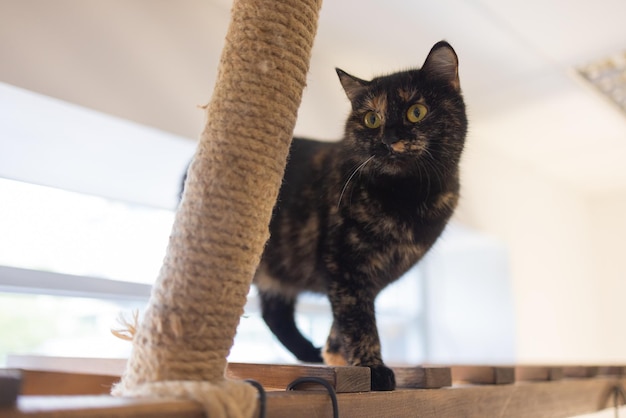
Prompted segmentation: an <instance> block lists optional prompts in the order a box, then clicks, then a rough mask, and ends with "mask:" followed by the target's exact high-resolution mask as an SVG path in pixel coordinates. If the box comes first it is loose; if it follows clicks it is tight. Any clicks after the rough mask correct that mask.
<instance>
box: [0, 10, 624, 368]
mask: <svg viewBox="0 0 626 418" xmlns="http://www.w3.org/2000/svg"><path fill="white" fill-rule="evenodd" d="M229 10H230V2H229V1H228V0H204V1H201V0H181V1H177V2H169V1H164V0H124V1H122V0H83V1H68V0H64V1H61V0H58V1H55V2H48V1H43V0H21V1H11V0H0V202H1V203H0V364H2V362H3V361H5V360H6V356H7V355H9V354H32V353H36V354H54V355H74V356H77V355H83V356H124V355H127V353H128V350H129V344H128V343H126V342H123V341H118V340H116V339H114V338H113V337H112V336H111V335H110V333H109V329H110V328H115V326H116V324H115V318H116V316H117V315H118V313H119V312H126V313H128V312H130V311H132V309H139V310H141V309H142V308H143V307H144V306H145V303H146V300H147V297H148V295H149V292H150V284H151V283H152V282H153V281H154V280H155V278H156V276H157V274H158V270H159V267H160V263H161V260H162V257H163V255H164V252H165V247H166V245H167V238H168V234H169V230H170V227H171V223H172V220H173V211H174V210H175V208H176V204H177V195H178V190H179V187H180V180H181V176H182V174H183V172H184V170H185V167H186V164H187V162H188V160H189V159H190V158H191V156H192V154H193V152H194V147H195V141H196V138H198V137H199V134H200V132H201V130H202V128H203V124H204V120H205V114H204V112H203V111H202V109H201V108H200V106H201V105H204V104H206V103H207V102H208V101H209V100H210V97H211V92H212V89H213V86H214V83H215V76H216V73H217V66H218V61H219V56H220V52H221V48H222V45H223V39H224V35H225V32H226V29H227V25H228V20H229ZM625 16H626V3H625V2H623V1H621V0H596V1H594V2H588V1H571V0H568V1H566V0H524V1H521V0H506V1H496V0H465V1H462V0H440V1H437V2H427V1H421V0H420V1H418V0H410V1H409V0H390V1H386V2H384V3H383V2H379V1H374V0H362V1H359V2H354V1H351V0H328V1H326V2H325V4H324V5H323V7H322V12H321V17H320V22H319V29H318V35H317V38H316V42H315V47H314V51H313V57H312V62H311V71H310V74H309V77H308V87H307V89H306V90H305V94H304V99H303V103H302V107H301V109H300V111H299V119H298V124H297V127H296V134H298V135H302V136H307V137H312V138H318V139H324V140H336V139H339V138H340V137H341V135H342V131H343V123H344V118H345V116H346V114H347V112H348V106H349V105H348V101H347V99H346V98H345V97H344V94H343V91H342V90H341V87H340V85H339V82H338V80H337V77H336V74H335V70H334V68H335V67H340V68H342V69H343V70H345V71H347V72H349V73H351V74H354V75H356V76H358V77H361V78H365V79H367V78H371V77H373V76H376V75H380V74H384V73H390V72H394V71H397V70H401V69H406V68H409V67H419V66H421V64H422V63H423V60H424V59H425V57H426V55H427V53H428V51H429V50H430V48H431V47H432V45H433V44H434V43H435V42H437V41H439V40H441V39H445V40H447V41H448V42H450V43H451V44H452V45H453V47H454V48H455V50H456V52H457V54H458V56H459V61H460V78H461V87H462V89H463V92H464V95H465V99H466V103H467V106H468V112H469V119H470V132H469V137H468V140H467V146H466V152H465V155H464V158H463V173H462V183H463V192H462V199H461V204H460V207H459V209H458V211H457V214H456V216H455V218H454V221H453V222H452V224H451V225H450V227H449V228H448V230H447V231H446V232H445V233H444V236H443V237H442V239H441V240H440V242H439V243H438V244H437V246H436V247H435V248H434V249H433V251H432V252H431V253H430V254H429V256H428V257H427V258H426V259H425V260H424V262H423V263H421V264H420V265H418V267H417V268H415V269H414V270H412V271H411V272H409V274H407V275H406V277H405V278H403V279H402V280H401V281H400V282H399V283H398V284H397V285H394V286H393V287H391V288H390V289H389V290H388V291H387V292H386V293H385V294H384V295H383V296H381V298H380V300H379V305H378V313H379V320H380V327H381V334H382V338H383V351H384V356H385V357H386V358H387V359H388V360H391V361H393V362H413V363H416V362H431V363H454V362H456V363H460V362H468V363H472V362H473V363H489V364H494V363H513V362H516V363H552V364H571V363H595V364H604V363H611V362H612V363H626V334H625V333H624V332H623V318H624V298H625V296H626V258H625V257H624V255H623V253H624V250H625V248H626V245H625V239H626V238H625V237H626V217H625V214H626V163H625V161H626V113H625V112H626V28H625V27H624V17H625ZM233 117H234V118H235V120H236V118H237V117H238V116H237V115H233ZM299 308H300V317H299V322H300V325H301V326H302V327H303V329H305V331H306V332H307V333H308V334H309V335H311V337H312V338H313V339H314V340H315V342H316V343H317V344H320V345H321V344H323V342H324V339H325V336H326V334H327V332H328V326H329V324H330V317H329V312H328V306H327V304H326V302H325V301H324V299H323V298H317V297H308V298H306V299H305V300H304V301H303V303H301V305H300V307H299ZM246 311H247V313H246V315H245V316H244V317H243V318H242V322H241V326H240V331H239V334H238V336H237V342H236V344H235V347H234V348H233V351H232V355H231V358H232V359H233V360H237V361H256V362H261V361H273V362H289V361H293V359H292V358H291V357H290V356H289V355H288V354H287V353H286V352H284V351H281V349H280V346H279V345H278V343H277V342H276V341H275V340H274V339H273V337H272V336H271V335H270V333H269V331H268V330H267V329H266V328H265V327H264V326H263V325H262V323H261V320H260V319H259V316H258V307H257V306H256V298H255V293H254V290H252V291H251V295H250V301H249V304H248V306H247V308H246Z"/></svg>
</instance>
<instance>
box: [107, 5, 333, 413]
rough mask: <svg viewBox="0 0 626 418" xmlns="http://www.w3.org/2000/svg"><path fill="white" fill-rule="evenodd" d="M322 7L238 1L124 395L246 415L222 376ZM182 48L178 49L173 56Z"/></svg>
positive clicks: (251, 396)
mask: <svg viewBox="0 0 626 418" xmlns="http://www.w3.org/2000/svg"><path fill="white" fill-rule="evenodd" d="M320 6H321V0H235V2H234V4H233V8H232V12H231V23H230V27H229V29H228V33H227V35H226V44H225V47H224V50H223V52H222V56H221V61H220V67H219V71H218V78H217V83H216V86H215V90H214V92H213V97H212V99H211V101H210V103H209V105H208V106H207V107H206V110H207V113H208V122H207V125H206V127H205V129H204V131H203V133H202V135H201V137H200V141H199V144H198V149H197V151H196V155H195V157H194V160H193V162H192V164H191V166H190V168H189V172H188V177H187V183H186V187H185V193H184V195H183V199H182V201H181V204H180V207H179V209H178V212H177V214H176V218H175V221H174V226H173V228H172V233H171V237H170V241H169V245H168V249H167V254H166V256H165V260H164V263H163V266H162V268H161V271H160V274H159V277H158V279H157V282H156V284H155V286H154V289H153V291H152V296H151V298H150V302H149V305H148V308H147V310H146V313H145V318H144V320H143V321H142V323H141V324H140V326H139V327H138V329H137V331H136V334H135V335H134V340H133V352H132V354H131V357H130V359H129V361H128V364H127V368H126V372H125V373H124V376H123V377H122V381H121V382H120V384H118V385H117V386H116V387H115V389H114V391H113V393H114V394H115V395H120V396H169V397H171V396H174V397H186V398H192V399H195V400H197V401H199V402H201V403H202V404H203V405H204V406H205V409H206V411H207V414H208V416H209V417H223V416H229V417H249V416H252V414H253V413H254V411H255V409H256V404H257V402H256V398H257V394H256V390H255V389H254V388H253V387H252V386H250V385H248V384H245V383H241V382H234V381H228V380H226V379H225V378H224V369H225V366H226V356H227V355H228V353H229V351H230V348H231V346H232V344H233V339H234V336H235V332H236V328H237V325H238V324H239V318H240V316H241V314H242V313H243V307H244V304H245V302H246V295H247V293H248V290H249V287H250V283H251V280H252V277H253V274H254V271H255V269H256V267H257V264H258V262H259V260H260V256H261V253H262V251H263V246H264V244H265V241H266V240H267V238H268V236H269V232H268V224H269V220H270V216H271V212H272V208H273V206H274V203H275V200H276V197H277V195H278V190H279V187H280V184H281V180H282V176H283V172H284V167H285V162H286V158H287V153H288V150H289V144H290V142H291V136H292V131H293V127H294V125H295V120H296V114H297V109H298V106H299V105H300V100H301V97H302V90H303V88H304V85H305V82H306V74H307V71H308V67H309V59H310V54H311V48H312V45H313V38H314V35H315V32H316V28H317V18H318V14H319V9H320ZM181 47H183V46H181Z"/></svg>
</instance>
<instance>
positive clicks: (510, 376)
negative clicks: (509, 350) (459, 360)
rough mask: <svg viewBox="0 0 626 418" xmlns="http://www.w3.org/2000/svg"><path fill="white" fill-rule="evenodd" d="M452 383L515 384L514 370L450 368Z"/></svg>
mask: <svg viewBox="0 0 626 418" xmlns="http://www.w3.org/2000/svg"><path fill="white" fill-rule="evenodd" d="M452 381H453V382H465V383H475V384H483V385H505V384H509V383H513V382H515V368H514V367H505V366H452Z"/></svg>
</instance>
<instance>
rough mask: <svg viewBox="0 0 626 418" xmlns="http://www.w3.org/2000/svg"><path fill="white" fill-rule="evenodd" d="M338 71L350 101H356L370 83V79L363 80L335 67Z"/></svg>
mask: <svg viewBox="0 0 626 418" xmlns="http://www.w3.org/2000/svg"><path fill="white" fill-rule="evenodd" d="M335 71H337V75H338V76H339V81H340V82H341V85H342V86H343V89H344V91H345V92H346V95H347V96H348V99H350V101H351V102H352V101H354V99H355V98H356V97H357V96H358V95H359V93H360V92H362V91H363V89H365V88H366V87H367V85H368V84H369V82H368V81H365V80H361V79H360V78H356V77H354V76H352V75H350V74H348V73H346V72H345V71H343V70H340V69H339V68H335Z"/></svg>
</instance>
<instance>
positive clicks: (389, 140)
mask: <svg viewBox="0 0 626 418" xmlns="http://www.w3.org/2000/svg"><path fill="white" fill-rule="evenodd" d="M398 141H400V138H398V137H397V136H396V135H385V136H384V137H383V140H382V142H383V145H384V146H385V147H386V148H387V150H388V151H394V147H393V145H394V144H396V143H397V142H398Z"/></svg>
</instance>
